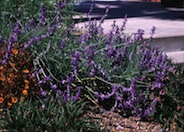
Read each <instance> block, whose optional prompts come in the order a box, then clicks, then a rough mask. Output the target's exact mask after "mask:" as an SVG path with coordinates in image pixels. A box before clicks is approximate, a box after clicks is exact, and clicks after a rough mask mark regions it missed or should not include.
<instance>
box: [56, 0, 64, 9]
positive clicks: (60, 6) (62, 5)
mask: <svg viewBox="0 0 184 132" xmlns="http://www.w3.org/2000/svg"><path fill="white" fill-rule="evenodd" d="M56 7H57V10H58V11H61V10H62V9H63V7H64V3H63V2H62V1H61V0H58V1H57V4H56Z"/></svg>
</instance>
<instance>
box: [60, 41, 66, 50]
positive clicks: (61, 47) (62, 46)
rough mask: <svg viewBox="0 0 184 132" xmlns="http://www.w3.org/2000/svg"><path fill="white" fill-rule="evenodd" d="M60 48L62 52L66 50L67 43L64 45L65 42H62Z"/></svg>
mask: <svg viewBox="0 0 184 132" xmlns="http://www.w3.org/2000/svg"><path fill="white" fill-rule="evenodd" d="M59 47H60V49H61V50H64V48H65V43H64V41H61V42H60V45H59Z"/></svg>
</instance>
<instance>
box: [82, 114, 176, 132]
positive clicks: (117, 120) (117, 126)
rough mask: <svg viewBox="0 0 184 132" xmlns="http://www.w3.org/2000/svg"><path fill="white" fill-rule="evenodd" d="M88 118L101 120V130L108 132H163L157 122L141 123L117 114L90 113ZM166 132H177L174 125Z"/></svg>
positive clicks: (136, 119) (135, 119)
mask: <svg viewBox="0 0 184 132" xmlns="http://www.w3.org/2000/svg"><path fill="white" fill-rule="evenodd" d="M86 116H89V117H91V118H92V119H94V120H95V121H98V120H101V123H100V126H101V129H103V128H106V131H107V132H162V131H163V129H162V127H163V126H162V124H160V123H159V122H155V121H149V122H145V121H140V120H139V119H138V118H137V117H129V118H126V117H122V116H121V115H120V114H118V113H115V112H106V113H98V114H96V113H93V112H88V113H87V115H86ZM164 132H176V131H175V128H174V125H173V126H172V127H171V129H170V130H168V129H166V130H165V131H164Z"/></svg>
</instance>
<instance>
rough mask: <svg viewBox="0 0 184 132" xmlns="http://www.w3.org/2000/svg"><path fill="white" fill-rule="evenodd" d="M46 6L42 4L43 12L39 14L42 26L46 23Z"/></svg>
mask: <svg viewBox="0 0 184 132" xmlns="http://www.w3.org/2000/svg"><path fill="white" fill-rule="evenodd" d="M46 10H47V9H46V6H45V5H44V4H42V6H41V11H40V14H39V20H40V23H42V24H45V23H46V18H45V17H46Z"/></svg>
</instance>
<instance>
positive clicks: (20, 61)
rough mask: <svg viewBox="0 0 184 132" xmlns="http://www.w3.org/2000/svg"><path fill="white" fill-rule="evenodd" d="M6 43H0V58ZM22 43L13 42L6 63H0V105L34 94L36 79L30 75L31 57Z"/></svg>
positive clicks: (4, 50) (3, 54) (31, 67)
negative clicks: (24, 49)
mask: <svg viewBox="0 0 184 132" xmlns="http://www.w3.org/2000/svg"><path fill="white" fill-rule="evenodd" d="M7 45H8V44H7V43H6V42H4V43H1V50H0V60H3V57H4V56H5V53H6V47H7ZM22 46H23V44H18V43H15V44H13V47H12V49H11V52H10V53H9V59H8V60H7V61H6V63H4V64H2V63H1V65H0V105H1V106H2V104H4V105H8V106H9V107H11V106H12V104H14V103H17V102H18V101H19V100H20V99H23V98H25V97H28V96H29V95H31V94H34V93H35V91H36V90H37V89H36V80H35V78H33V77H32V76H31V72H32V71H33V64H32V59H31V57H30V53H29V52H28V51H23V50H22V49H23V48H22Z"/></svg>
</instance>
